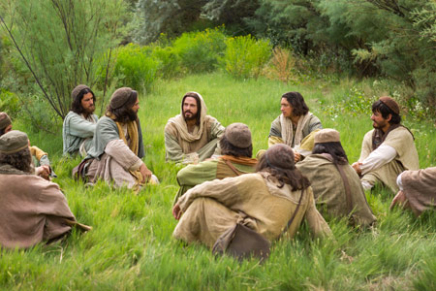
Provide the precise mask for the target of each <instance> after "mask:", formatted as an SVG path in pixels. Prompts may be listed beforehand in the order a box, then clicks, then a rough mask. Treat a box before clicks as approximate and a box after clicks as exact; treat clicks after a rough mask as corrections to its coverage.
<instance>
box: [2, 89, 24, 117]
mask: <svg viewBox="0 0 436 291" xmlns="http://www.w3.org/2000/svg"><path fill="white" fill-rule="evenodd" d="M0 111H5V112H7V113H8V115H10V116H11V117H15V116H16V115H17V113H18V111H20V100H19V99H18V96H17V95H16V94H14V93H12V92H9V91H7V90H5V89H0Z"/></svg>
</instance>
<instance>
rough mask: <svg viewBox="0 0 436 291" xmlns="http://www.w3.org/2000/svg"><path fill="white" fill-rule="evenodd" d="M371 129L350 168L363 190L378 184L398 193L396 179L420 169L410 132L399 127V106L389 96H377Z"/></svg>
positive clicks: (373, 107) (373, 105)
mask: <svg viewBox="0 0 436 291" xmlns="http://www.w3.org/2000/svg"><path fill="white" fill-rule="evenodd" d="M372 113H373V114H372V116H371V120H372V121H373V124H372V126H373V127H374V129H373V130H371V131H369V132H368V133H366V135H365V137H364V138H363V142H362V151H361V153H360V158H359V161H358V162H356V163H354V164H353V165H352V167H353V168H354V170H355V171H356V172H357V174H359V175H360V176H361V182H362V186H363V188H364V189H365V190H369V189H371V188H372V187H373V186H374V184H375V183H377V182H381V183H382V184H383V185H385V186H387V187H388V188H389V189H391V190H392V192H394V193H397V192H398V190H399V188H398V185H397V183H396V179H397V176H398V175H399V174H400V173H401V172H403V171H406V170H417V169H419V159H418V152H417V151H416V147H415V143H414V137H413V134H412V133H411V132H410V130H409V129H408V128H407V127H405V126H403V125H401V124H400V123H401V116H400V115H399V114H400V107H399V106H398V103H397V102H396V101H395V100H394V99H393V98H391V97H388V96H384V97H380V98H379V100H378V101H376V102H374V103H373V104H372Z"/></svg>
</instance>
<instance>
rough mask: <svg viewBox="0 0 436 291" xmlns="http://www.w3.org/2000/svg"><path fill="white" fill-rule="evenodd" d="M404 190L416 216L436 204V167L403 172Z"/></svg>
mask: <svg viewBox="0 0 436 291" xmlns="http://www.w3.org/2000/svg"><path fill="white" fill-rule="evenodd" d="M401 182H402V187H403V190H402V191H403V192H404V194H405V195H406V198H407V200H408V201H409V204H410V207H411V208H412V211H413V213H415V215H416V216H419V215H421V214H422V212H424V211H426V210H428V209H432V208H433V209H434V207H435V206H436V167H432V168H427V169H423V170H417V171H406V172H403V173H402V174H401Z"/></svg>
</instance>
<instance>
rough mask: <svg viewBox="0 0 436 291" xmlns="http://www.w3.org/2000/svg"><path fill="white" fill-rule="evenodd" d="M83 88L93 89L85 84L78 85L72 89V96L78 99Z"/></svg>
mask: <svg viewBox="0 0 436 291" xmlns="http://www.w3.org/2000/svg"><path fill="white" fill-rule="evenodd" d="M83 89H89V91H91V89H90V88H89V87H88V86H86V85H83V84H80V85H77V86H76V88H74V89H73V91H71V98H73V100H74V99H76V97H77V96H78V95H79V93H80V91H82V90H83Z"/></svg>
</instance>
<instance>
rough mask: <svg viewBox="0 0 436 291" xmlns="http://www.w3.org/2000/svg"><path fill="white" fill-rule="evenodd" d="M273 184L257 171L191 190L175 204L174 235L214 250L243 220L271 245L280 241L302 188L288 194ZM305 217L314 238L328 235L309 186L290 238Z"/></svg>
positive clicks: (266, 176)
mask: <svg viewBox="0 0 436 291" xmlns="http://www.w3.org/2000/svg"><path fill="white" fill-rule="evenodd" d="M277 184H278V182H277V180H275V178H274V177H272V176H271V175H269V174H268V173H256V174H245V175H242V176H238V177H234V178H225V179H223V180H214V181H209V182H205V183H203V184H201V185H198V186H196V187H194V188H192V189H190V190H189V191H188V192H186V193H185V195H183V196H182V197H180V198H179V200H178V202H177V204H178V205H179V206H180V209H181V211H182V212H183V215H182V217H181V219H180V221H179V223H178V224H177V226H176V228H175V230H174V233H173V235H174V237H175V238H177V239H180V240H183V241H185V242H187V243H191V242H201V243H204V244H205V245H207V246H208V247H212V246H213V244H214V243H215V241H216V240H217V238H218V237H219V236H220V235H221V234H222V233H223V232H225V231H226V230H227V229H229V228H230V227H233V226H235V224H236V223H237V222H241V223H242V224H244V225H246V226H247V227H249V228H251V229H253V230H255V231H256V232H258V233H260V234H262V235H263V236H264V237H265V238H267V239H268V240H270V241H272V240H274V239H276V238H278V236H279V235H280V234H281V232H282V230H283V228H284V227H285V226H286V224H287V223H288V221H289V219H290V218H291V216H292V215H293V213H294V212H295V210H296V208H297V205H298V201H299V199H300V195H301V190H297V191H292V190H291V189H290V187H289V186H288V185H285V186H284V187H283V188H278V187H277ZM303 219H306V220H307V222H308V224H309V227H310V228H311V229H312V231H313V232H314V234H315V235H316V236H322V235H330V233H331V231H330V228H329V227H328V225H327V223H326V222H325V220H324V218H323V217H322V216H321V214H319V212H318V210H316V207H315V201H314V198H313V193H312V189H311V188H310V187H308V188H307V189H306V190H305V193H304V196H303V199H302V202H301V205H300V207H299V210H298V212H297V214H296V215H295V218H294V220H293V222H292V224H291V226H290V227H289V229H288V231H287V236H288V237H293V236H294V235H295V233H296V232H297V229H298V228H299V226H300V224H301V222H302V220H303Z"/></svg>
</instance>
